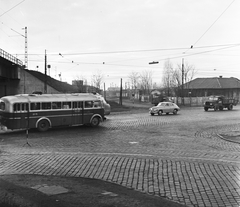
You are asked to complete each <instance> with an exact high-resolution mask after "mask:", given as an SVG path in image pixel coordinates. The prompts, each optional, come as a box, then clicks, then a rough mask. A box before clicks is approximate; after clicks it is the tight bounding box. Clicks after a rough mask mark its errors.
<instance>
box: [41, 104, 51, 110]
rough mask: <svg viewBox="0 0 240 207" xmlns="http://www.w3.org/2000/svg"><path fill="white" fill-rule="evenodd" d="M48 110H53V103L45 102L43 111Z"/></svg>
mask: <svg viewBox="0 0 240 207" xmlns="http://www.w3.org/2000/svg"><path fill="white" fill-rule="evenodd" d="M47 109H51V103H50V102H45V103H44V102H43V103H42V110H47Z"/></svg>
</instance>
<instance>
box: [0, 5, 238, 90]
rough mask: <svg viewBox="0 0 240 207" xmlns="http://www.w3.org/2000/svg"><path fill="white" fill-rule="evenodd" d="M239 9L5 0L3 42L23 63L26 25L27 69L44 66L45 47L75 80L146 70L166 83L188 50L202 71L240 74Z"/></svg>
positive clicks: (54, 70)
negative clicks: (166, 71)
mask: <svg viewBox="0 0 240 207" xmlns="http://www.w3.org/2000/svg"><path fill="white" fill-rule="evenodd" d="M239 10H240V1H239V0H201V1H199V0H0V23H1V24H0V48H1V49H2V50H4V51H6V52H8V53H10V54H12V55H14V56H15V55H17V57H18V58H19V59H20V60H22V61H23V63H24V52H25V38H24V35H25V33H24V32H25V30H24V29H22V28H24V27H27V41H28V69H30V70H38V71H40V72H43V73H44V53H45V50H46V52H47V62H48V64H49V65H51V69H50V75H51V76H52V77H53V78H56V79H58V80H59V75H58V74H60V73H61V75H62V80H63V81H67V82H69V83H71V81H72V80H73V79H76V78H82V77H84V78H86V79H88V81H89V83H90V79H91V76H92V75H93V74H95V73H97V72H98V73H102V74H103V75H104V82H106V87H108V86H109V85H110V83H112V84H114V85H115V84H116V85H119V83H120V78H122V79H123V82H127V81H128V76H129V74H130V73H131V72H132V71H134V72H139V73H142V72H143V71H146V70H147V71H152V73H153V77H154V79H153V80H154V82H156V83H157V84H160V83H161V80H162V71H163V67H164V62H165V61H166V60H170V61H171V62H172V64H173V65H174V67H177V65H178V64H181V62H182V59H183V58H184V62H187V63H188V64H189V65H193V66H194V67H195V69H196V71H197V74H196V75H195V78H196V77H216V76H219V75H222V76H223V77H236V78H239V79H240V68H239V66H240V12H239ZM20 34H22V36H21V35H20ZM191 46H193V48H191ZM59 53H60V54H61V55H59ZM152 61H158V62H159V64H155V65H149V62H152ZM103 63H105V64H103ZM37 66H38V68H37Z"/></svg>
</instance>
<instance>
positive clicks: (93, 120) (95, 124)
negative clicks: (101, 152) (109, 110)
mask: <svg viewBox="0 0 240 207" xmlns="http://www.w3.org/2000/svg"><path fill="white" fill-rule="evenodd" d="M99 124H100V119H99V118H98V117H93V118H92V120H91V126H92V127H96V126H98V125H99Z"/></svg>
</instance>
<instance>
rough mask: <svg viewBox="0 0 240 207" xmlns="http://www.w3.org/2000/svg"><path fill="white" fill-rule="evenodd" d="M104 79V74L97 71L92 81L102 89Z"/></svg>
mask: <svg viewBox="0 0 240 207" xmlns="http://www.w3.org/2000/svg"><path fill="white" fill-rule="evenodd" d="M103 77H104V75H103V74H102V72H101V71H97V72H95V73H94V74H93V75H92V76H91V80H92V85H93V86H94V87H96V88H98V89H100V87H101V84H102V81H103Z"/></svg>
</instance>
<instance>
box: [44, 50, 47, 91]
mask: <svg viewBox="0 0 240 207" xmlns="http://www.w3.org/2000/svg"><path fill="white" fill-rule="evenodd" d="M44 70H45V77H44V93H45V94H46V93H47V52H46V50H45V64H44Z"/></svg>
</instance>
